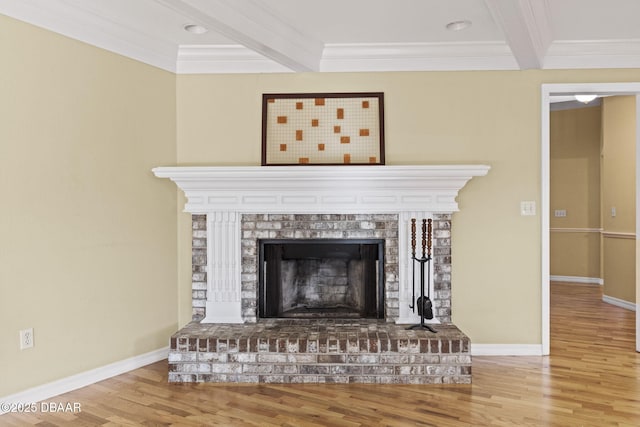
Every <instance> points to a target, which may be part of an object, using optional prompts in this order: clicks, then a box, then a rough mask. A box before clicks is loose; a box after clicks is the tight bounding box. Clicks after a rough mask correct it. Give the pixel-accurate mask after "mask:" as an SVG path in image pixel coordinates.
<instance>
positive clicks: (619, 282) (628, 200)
mask: <svg viewBox="0 0 640 427" xmlns="http://www.w3.org/2000/svg"><path fill="white" fill-rule="evenodd" d="M635 171H636V99H635V96H616V97H610V98H605V99H604V100H603V107H602V227H603V229H604V234H603V236H604V237H603V250H604V256H603V273H604V293H605V295H607V296H610V297H614V298H618V299H622V300H624V301H629V302H635V300H636V297H635V282H636V279H635V274H636V273H635V263H634V260H635V253H634V252H635V243H634V242H633V237H634V235H635V230H636V199H635V197H636V188H635ZM614 207H615V209H616V215H615V217H614V216H612V214H611V209H612V208H614Z"/></svg>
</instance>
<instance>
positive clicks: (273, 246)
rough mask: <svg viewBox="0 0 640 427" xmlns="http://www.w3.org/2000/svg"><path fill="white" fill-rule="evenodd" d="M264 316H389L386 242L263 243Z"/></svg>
mask: <svg viewBox="0 0 640 427" xmlns="http://www.w3.org/2000/svg"><path fill="white" fill-rule="evenodd" d="M258 248H259V258H258V263H259V267H258V317H259V318H307V319H308V318H314V319H315V318H374V319H382V318H384V277H385V275H384V239H291V240H286V239H261V240H259V241H258Z"/></svg>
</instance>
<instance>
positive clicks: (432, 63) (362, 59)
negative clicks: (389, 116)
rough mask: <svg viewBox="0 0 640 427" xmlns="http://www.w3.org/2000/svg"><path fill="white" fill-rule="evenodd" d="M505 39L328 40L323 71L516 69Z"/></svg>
mask: <svg viewBox="0 0 640 427" xmlns="http://www.w3.org/2000/svg"><path fill="white" fill-rule="evenodd" d="M517 69H518V64H517V63H516V61H515V60H514V58H513V55H512V54H511V52H510V50H509V47H508V46H507V45H506V44H505V43H503V42H475V43H367V44H328V45H326V46H325V49H324V55H323V57H322V61H321V63H320V70H321V71H453V70H517Z"/></svg>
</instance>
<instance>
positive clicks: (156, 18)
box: [0, 0, 640, 74]
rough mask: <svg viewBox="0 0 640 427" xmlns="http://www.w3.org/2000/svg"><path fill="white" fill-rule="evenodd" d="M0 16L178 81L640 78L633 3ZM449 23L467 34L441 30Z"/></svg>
mask: <svg viewBox="0 0 640 427" xmlns="http://www.w3.org/2000/svg"><path fill="white" fill-rule="evenodd" d="M0 14H5V15H8V16H11V17H14V18H17V19H19V20H23V21H26V22H29V23H32V24H34V25H37V26H40V27H43V28H47V29H49V30H52V31H55V32H57V33H60V34H64V35H66V36H68V37H71V38H74V39H77V40H81V41H84V42H86V43H89V44H92V45H95V46H98V47H101V48H104V49H107V50H110V51H113V52H116V53H119V54H122V55H125V56H127V57H130V58H133V59H136V60H139V61H142V62H145V63H148V64H151V65H154V66H156V67H160V68H163V69H166V70H169V71H172V72H176V73H184V74H189V73H242V72H300V71H416V70H519V69H552V68H557V69H569V68H640V25H638V23H637V20H638V18H639V17H640V1H639V0H606V1H605V0H322V1H310V0H262V1H259V0H0ZM457 20H469V21H471V22H472V25H471V27H469V28H467V29H465V30H462V31H457V32H455V31H449V30H447V29H446V28H445V25H446V24H447V23H449V22H452V21H457ZM187 24H198V25H201V26H203V27H206V28H207V29H208V30H209V31H208V32H207V33H205V34H201V35H196V34H191V33H188V32H186V31H184V29H183V27H184V26H185V25H187ZM15 42H16V45H19V43H20V41H19V40H16V41H15Z"/></svg>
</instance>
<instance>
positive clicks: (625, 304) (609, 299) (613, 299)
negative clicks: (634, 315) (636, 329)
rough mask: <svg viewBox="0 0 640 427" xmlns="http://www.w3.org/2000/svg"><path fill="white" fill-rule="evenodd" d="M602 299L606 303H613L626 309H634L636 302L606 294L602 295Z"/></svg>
mask: <svg viewBox="0 0 640 427" xmlns="http://www.w3.org/2000/svg"><path fill="white" fill-rule="evenodd" d="M602 301H603V302H606V303H607V304H611V305H615V306H616V307H622V308H624V309H626V310H631V311H636V304H635V303H632V302H630V301H625V300H623V299H620V298H616V297H610V296H608V295H603V296H602Z"/></svg>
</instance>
